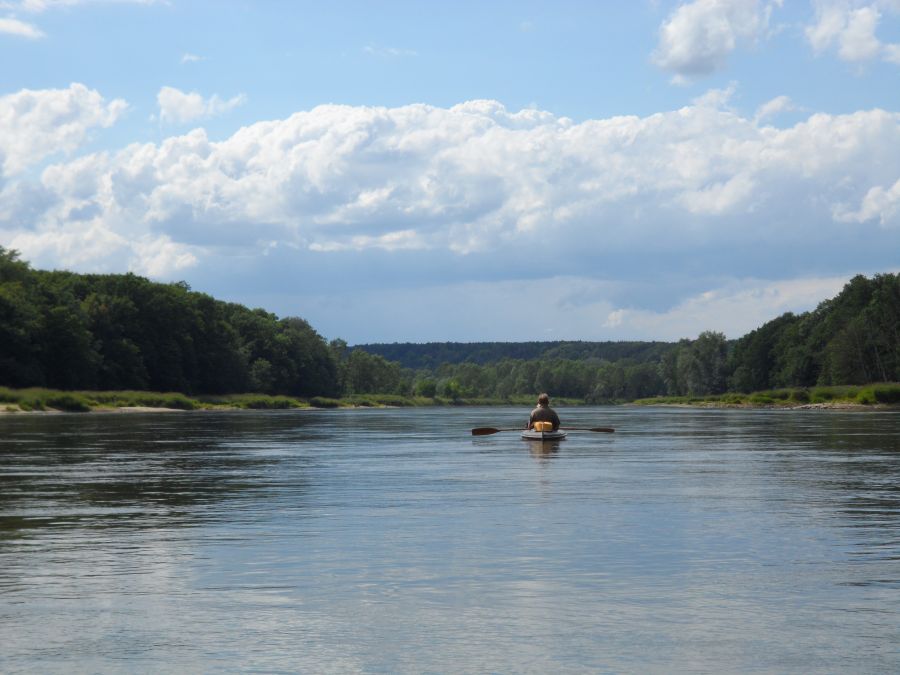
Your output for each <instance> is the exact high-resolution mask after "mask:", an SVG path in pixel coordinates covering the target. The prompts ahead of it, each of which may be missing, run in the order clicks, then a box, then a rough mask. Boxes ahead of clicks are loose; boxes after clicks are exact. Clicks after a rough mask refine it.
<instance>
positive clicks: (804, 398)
mask: <svg viewBox="0 0 900 675" xmlns="http://www.w3.org/2000/svg"><path fill="white" fill-rule="evenodd" d="M790 400H791V401H793V402H794V403H809V392H808V391H806V389H794V390H793V391H791V397H790Z"/></svg>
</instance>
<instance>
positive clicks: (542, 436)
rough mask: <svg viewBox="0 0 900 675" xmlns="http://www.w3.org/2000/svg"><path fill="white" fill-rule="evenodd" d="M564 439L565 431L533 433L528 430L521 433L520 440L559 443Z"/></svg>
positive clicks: (531, 430) (533, 431)
mask: <svg viewBox="0 0 900 675" xmlns="http://www.w3.org/2000/svg"><path fill="white" fill-rule="evenodd" d="M565 437H566V432H565V431H535V430H533V429H529V430H527V431H523V432H522V438H524V439H525V440H526V441H561V440H562V439H564V438H565Z"/></svg>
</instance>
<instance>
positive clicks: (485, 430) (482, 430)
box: [472, 427, 615, 436]
mask: <svg viewBox="0 0 900 675" xmlns="http://www.w3.org/2000/svg"><path fill="white" fill-rule="evenodd" d="M560 429H561V430H562V431H598V432H601V433H607V434H609V433H612V432H614V431H615V429H613V428H612V427H594V428H593V429H588V428H582V427H560ZM498 431H525V430H524V429H521V428H520V429H495V428H494V427H477V428H476V429H472V435H473V436H489V435H490V434H496V433H497V432H498Z"/></svg>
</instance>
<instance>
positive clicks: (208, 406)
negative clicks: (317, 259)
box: [0, 387, 584, 415]
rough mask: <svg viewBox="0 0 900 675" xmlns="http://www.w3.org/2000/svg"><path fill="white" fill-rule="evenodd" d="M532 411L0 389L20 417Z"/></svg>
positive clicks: (0, 397)
mask: <svg viewBox="0 0 900 675" xmlns="http://www.w3.org/2000/svg"><path fill="white" fill-rule="evenodd" d="M555 403H557V404H558V405H563V406H576V405H584V401H579V400H577V399H565V398H562V399H556V400H555ZM503 405H520V406H533V405H534V398H533V397H530V396H528V397H525V396H517V397H511V398H509V399H491V398H457V399H446V398H440V397H436V398H427V397H423V396H398V395H393V394H365V395H355V396H347V397H343V398H326V397H322V396H314V397H311V398H308V399H306V398H297V397H291V396H269V395H266V394H232V395H226V396H193V397H191V396H186V395H185V394H181V393H178V392H146V391H60V390H55V389H41V388H30V389H10V388H7V387H0V415H2V414H22V413H45V414H47V413H50V414H52V413H60V412H70V413H71V412H76V413H116V412H120V413H132V412H186V411H193V410H302V409H310V410H327V409H335V408H413V407H415V408H418V407H433V406H503Z"/></svg>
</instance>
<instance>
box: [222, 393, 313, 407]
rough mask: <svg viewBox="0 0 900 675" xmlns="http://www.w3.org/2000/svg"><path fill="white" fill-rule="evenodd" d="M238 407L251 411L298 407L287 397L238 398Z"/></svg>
mask: <svg viewBox="0 0 900 675" xmlns="http://www.w3.org/2000/svg"><path fill="white" fill-rule="evenodd" d="M226 402H227V401H226ZM238 405H240V407H241V408H249V409H251V410H287V409H289V408H297V407H298V404H297V402H296V401H294V400H293V399H290V398H288V397H287V396H247V397H246V398H244V397H242V398H240V399H239V400H238Z"/></svg>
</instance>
